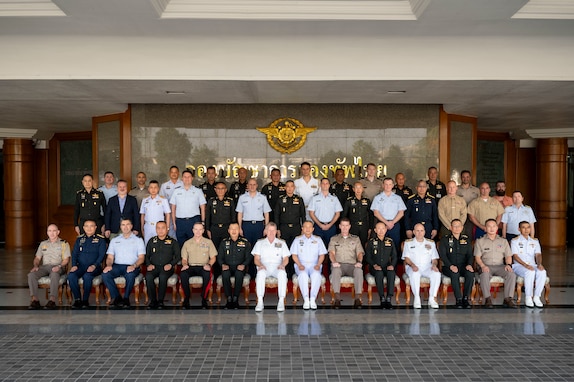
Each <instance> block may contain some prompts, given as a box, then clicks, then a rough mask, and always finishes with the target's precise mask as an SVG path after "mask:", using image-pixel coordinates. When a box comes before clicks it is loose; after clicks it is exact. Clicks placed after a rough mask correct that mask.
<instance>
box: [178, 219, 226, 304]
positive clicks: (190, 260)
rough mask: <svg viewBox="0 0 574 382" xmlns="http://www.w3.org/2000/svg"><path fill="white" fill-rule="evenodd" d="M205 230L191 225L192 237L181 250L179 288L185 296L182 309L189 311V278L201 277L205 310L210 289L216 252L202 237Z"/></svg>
mask: <svg viewBox="0 0 574 382" xmlns="http://www.w3.org/2000/svg"><path fill="white" fill-rule="evenodd" d="M204 231H205V228H204V227H203V224H201V223H195V224H194V225H193V237H192V238H191V239H189V240H188V241H186V242H185V244H183V247H182V248H181V265H182V266H181V274H180V277H181V288H182V289H183V294H184V296H185V298H184V300H183V304H182V305H181V308H182V309H189V297H190V296H191V290H190V288H189V278H190V277H192V276H201V277H202V278H203V283H202V286H201V307H202V308H203V309H207V307H208V305H207V294H208V293H209V289H210V288H211V268H212V266H213V264H215V261H216V256H217V250H216V249H215V246H214V245H213V242H212V241H211V240H209V239H208V238H206V237H203V232H204Z"/></svg>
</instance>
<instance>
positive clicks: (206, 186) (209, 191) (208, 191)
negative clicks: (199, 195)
mask: <svg viewBox="0 0 574 382" xmlns="http://www.w3.org/2000/svg"><path fill="white" fill-rule="evenodd" d="M205 177H206V178H207V179H206V180H205V182H204V183H203V184H202V185H201V186H199V188H201V190H202V191H203V196H204V197H205V200H209V199H211V198H215V197H217V193H216V192H215V185H216V182H215V167H214V166H209V167H208V168H207V171H206V173H205Z"/></svg>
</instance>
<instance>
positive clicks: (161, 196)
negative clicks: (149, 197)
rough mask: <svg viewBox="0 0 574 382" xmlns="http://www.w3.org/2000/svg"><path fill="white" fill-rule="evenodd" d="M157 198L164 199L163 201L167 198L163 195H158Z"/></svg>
mask: <svg viewBox="0 0 574 382" xmlns="http://www.w3.org/2000/svg"><path fill="white" fill-rule="evenodd" d="M157 196H159V197H160V198H162V199H165V196H163V195H159V194H158V195H157Z"/></svg>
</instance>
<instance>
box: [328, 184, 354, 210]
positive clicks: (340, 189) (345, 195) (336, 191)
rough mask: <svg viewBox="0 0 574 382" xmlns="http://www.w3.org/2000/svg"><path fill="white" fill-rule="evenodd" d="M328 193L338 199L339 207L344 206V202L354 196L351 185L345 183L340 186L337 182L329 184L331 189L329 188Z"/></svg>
mask: <svg viewBox="0 0 574 382" xmlns="http://www.w3.org/2000/svg"><path fill="white" fill-rule="evenodd" d="M329 192H330V193H331V195H335V196H336V197H337V199H339V202H340V203H341V206H344V205H345V202H346V201H347V199H349V198H350V197H352V196H355V192H354V191H353V187H351V185H350V184H349V183H347V182H343V183H340V184H339V183H337V182H333V183H331V187H330V188H329Z"/></svg>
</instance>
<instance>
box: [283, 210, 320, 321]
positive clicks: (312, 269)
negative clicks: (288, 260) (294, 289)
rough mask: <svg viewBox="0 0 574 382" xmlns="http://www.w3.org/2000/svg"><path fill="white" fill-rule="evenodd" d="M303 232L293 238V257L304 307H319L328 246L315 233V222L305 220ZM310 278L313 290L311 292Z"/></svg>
mask: <svg viewBox="0 0 574 382" xmlns="http://www.w3.org/2000/svg"><path fill="white" fill-rule="evenodd" d="M302 231H303V234H302V235H301V236H298V237H296V238H295V240H293V244H291V248H290V249H291V257H292V258H293V262H294V263H295V271H296V272H297V279H298V282H299V289H301V296H302V297H303V309H305V310H307V309H313V310H315V309H317V301H316V300H317V294H318V293H319V289H320V288H321V266H322V265H321V264H323V261H324V260H325V256H326V255H327V248H325V244H323V240H321V238H320V237H319V236H315V235H313V222H310V221H308V220H307V221H305V222H304V223H303V228H302ZM309 279H310V280H311V292H309Z"/></svg>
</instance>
